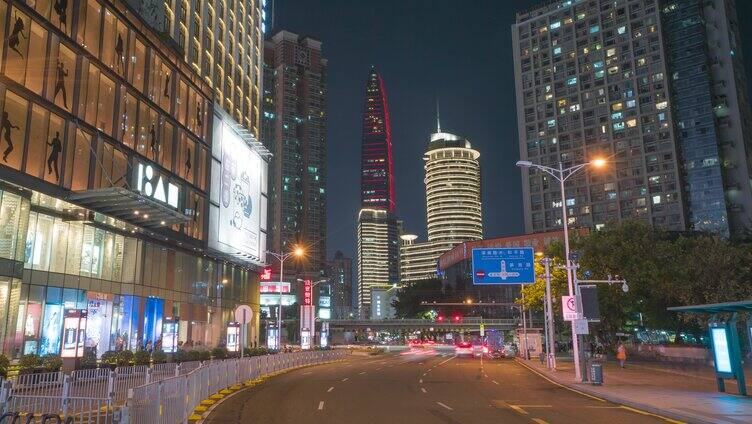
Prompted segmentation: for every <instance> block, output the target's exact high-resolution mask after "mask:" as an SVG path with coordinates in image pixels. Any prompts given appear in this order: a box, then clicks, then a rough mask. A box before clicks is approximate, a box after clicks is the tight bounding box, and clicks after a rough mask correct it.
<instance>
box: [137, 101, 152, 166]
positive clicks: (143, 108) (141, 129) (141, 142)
mask: <svg viewBox="0 0 752 424" xmlns="http://www.w3.org/2000/svg"><path fill="white" fill-rule="evenodd" d="M150 109H151V108H149V106H147V105H146V103H144V102H141V103H139V110H138V144H137V145H136V151H137V152H139V153H141V154H142V155H144V156H147V149H148V148H147V146H148V145H149V140H150V134H149V130H150V129H151V122H150V121H149V115H150Z"/></svg>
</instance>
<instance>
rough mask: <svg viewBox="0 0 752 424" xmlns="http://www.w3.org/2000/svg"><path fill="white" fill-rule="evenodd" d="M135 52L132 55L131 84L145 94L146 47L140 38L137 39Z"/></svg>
mask: <svg viewBox="0 0 752 424" xmlns="http://www.w3.org/2000/svg"><path fill="white" fill-rule="evenodd" d="M134 39H135V40H136V41H135V43H132V44H133V45H134V47H133V52H132V54H131V65H130V66H129V68H130V70H129V72H130V78H129V80H130V82H131V84H133V86H134V87H136V89H138V91H140V92H142V93H143V92H144V74H145V72H146V71H145V66H146V46H144V43H142V42H141V40H139V39H138V38H135V37H134Z"/></svg>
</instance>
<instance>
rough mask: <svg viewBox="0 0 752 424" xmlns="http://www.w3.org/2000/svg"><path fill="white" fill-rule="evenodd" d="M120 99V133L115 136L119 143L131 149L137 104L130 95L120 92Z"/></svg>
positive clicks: (134, 138) (134, 131)
mask: <svg viewBox="0 0 752 424" xmlns="http://www.w3.org/2000/svg"><path fill="white" fill-rule="evenodd" d="M122 93H123V95H122V96H121V97H120V133H119V134H117V135H118V138H119V140H120V141H122V142H123V144H125V145H126V146H128V147H130V148H131V149H133V148H134V146H133V144H134V143H135V141H136V113H137V111H138V102H137V101H136V98H135V97H133V96H132V95H131V94H130V93H128V92H126V91H125V90H122Z"/></svg>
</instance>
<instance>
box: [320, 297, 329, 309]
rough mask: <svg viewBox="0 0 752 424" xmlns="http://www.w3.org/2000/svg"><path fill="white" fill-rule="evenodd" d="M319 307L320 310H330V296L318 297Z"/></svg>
mask: <svg viewBox="0 0 752 424" xmlns="http://www.w3.org/2000/svg"><path fill="white" fill-rule="evenodd" d="M319 306H320V307H322V308H331V307H332V298H331V297H330V296H319Z"/></svg>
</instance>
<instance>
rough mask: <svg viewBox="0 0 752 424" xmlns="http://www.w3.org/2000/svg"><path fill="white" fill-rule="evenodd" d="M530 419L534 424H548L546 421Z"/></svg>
mask: <svg viewBox="0 0 752 424" xmlns="http://www.w3.org/2000/svg"><path fill="white" fill-rule="evenodd" d="M530 419H531V420H533V421H534V422H536V423H538V424H548V421H546V420H542V419H540V418H530Z"/></svg>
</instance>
